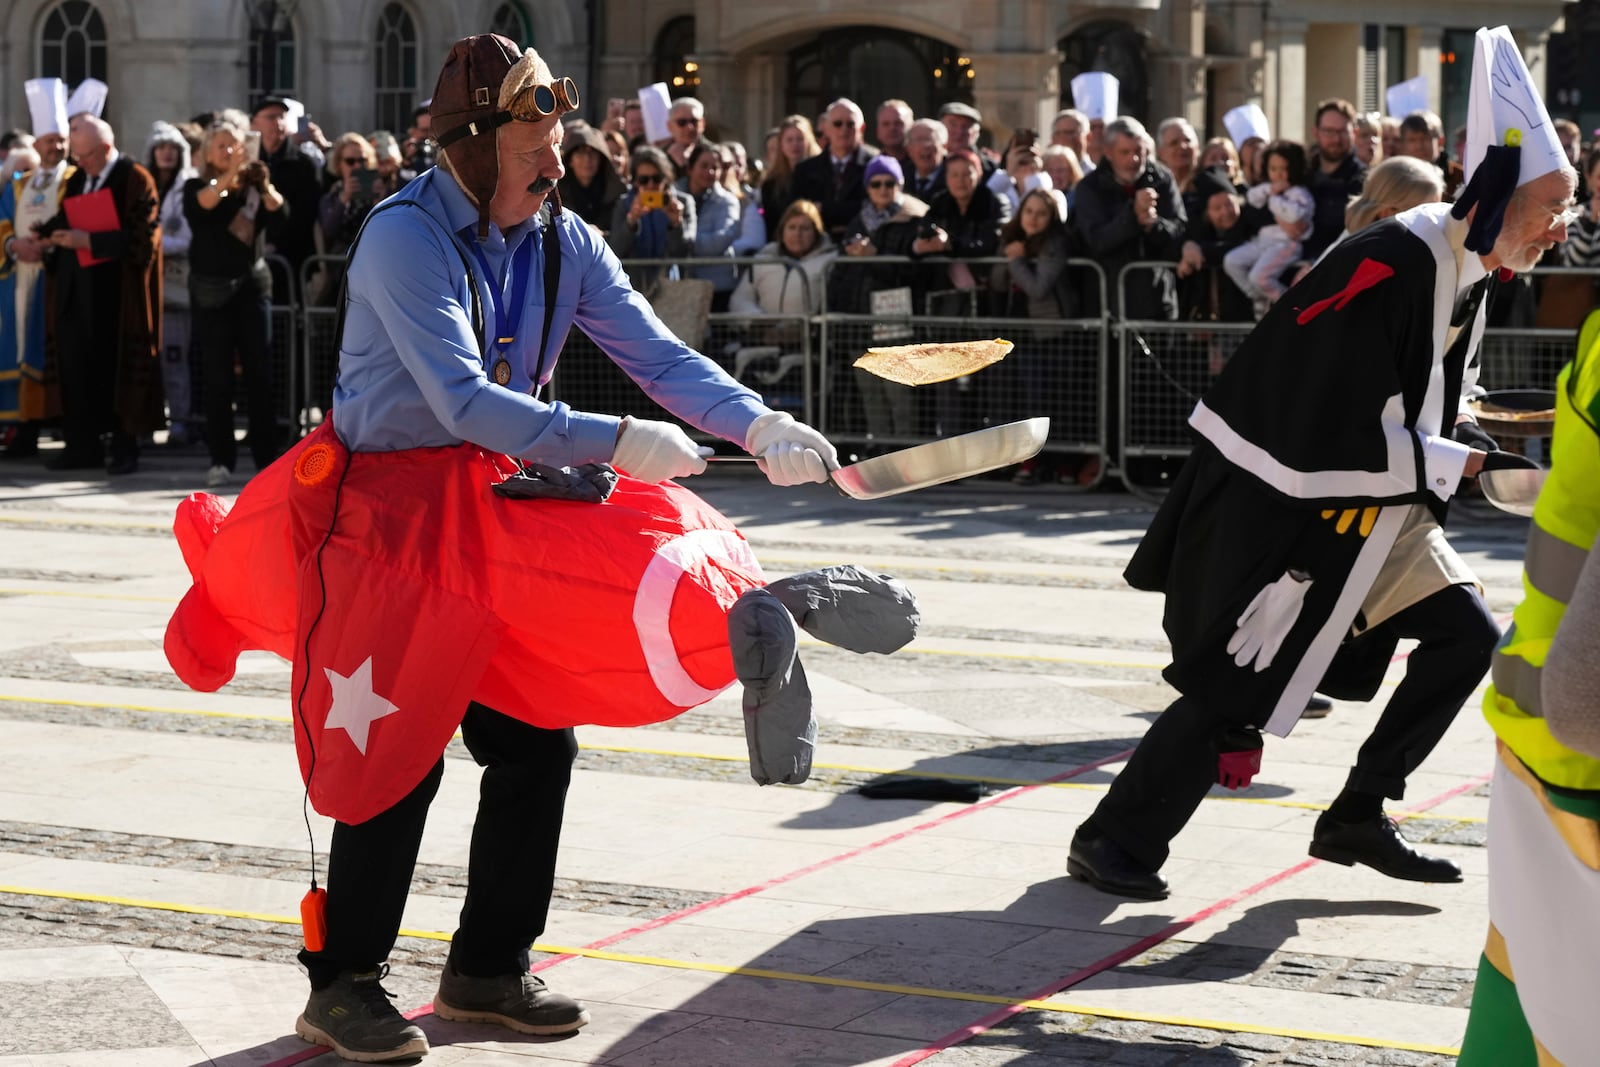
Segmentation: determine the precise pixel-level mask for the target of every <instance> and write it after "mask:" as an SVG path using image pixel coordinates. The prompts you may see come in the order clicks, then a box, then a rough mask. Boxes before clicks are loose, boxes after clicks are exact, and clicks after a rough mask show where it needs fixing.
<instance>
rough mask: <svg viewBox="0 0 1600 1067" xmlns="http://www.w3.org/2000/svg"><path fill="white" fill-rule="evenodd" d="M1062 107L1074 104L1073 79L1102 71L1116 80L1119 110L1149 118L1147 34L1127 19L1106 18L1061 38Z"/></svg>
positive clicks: (1143, 118) (1140, 118)
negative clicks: (1087, 72)
mask: <svg viewBox="0 0 1600 1067" xmlns="http://www.w3.org/2000/svg"><path fill="white" fill-rule="evenodd" d="M1059 47H1060V49H1061V56H1062V59H1061V106H1062V107H1071V106H1072V79H1073V78H1075V77H1077V76H1078V75H1079V74H1082V73H1083V72H1084V71H1086V70H1103V71H1106V72H1108V73H1110V74H1111V75H1113V76H1114V77H1115V78H1116V79H1117V100H1118V104H1117V107H1118V110H1120V111H1121V112H1122V113H1123V114H1124V115H1132V116H1133V117H1134V118H1136V119H1138V120H1139V121H1140V122H1148V121H1149V114H1148V113H1149V111H1150V79H1149V76H1148V75H1147V73H1146V72H1147V71H1148V70H1149V55H1148V50H1147V49H1146V48H1145V41H1144V34H1142V33H1140V32H1139V31H1138V30H1136V29H1134V28H1133V27H1132V26H1130V25H1128V24H1127V23H1126V22H1117V21H1115V20H1109V19H1108V20H1103V21H1100V22H1091V23H1088V24H1087V25H1084V26H1080V27H1078V28H1077V29H1076V30H1073V31H1072V32H1071V33H1070V34H1068V35H1067V36H1065V37H1063V38H1062V39H1061V44H1060V46H1059Z"/></svg>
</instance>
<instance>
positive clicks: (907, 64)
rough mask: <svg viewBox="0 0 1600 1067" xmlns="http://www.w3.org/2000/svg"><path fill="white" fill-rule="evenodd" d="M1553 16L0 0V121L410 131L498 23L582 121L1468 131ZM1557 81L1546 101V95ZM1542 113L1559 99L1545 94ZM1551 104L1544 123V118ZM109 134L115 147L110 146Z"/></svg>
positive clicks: (565, 1) (1378, 0)
mask: <svg viewBox="0 0 1600 1067" xmlns="http://www.w3.org/2000/svg"><path fill="white" fill-rule="evenodd" d="M1571 7H1573V5H1571V4H1566V3H1563V2H1561V0H1339V2H1338V3H1336V4H1335V3H1329V2H1328V0H916V2H911V0H902V2H886V0H810V2H808V3H804V4H801V5H800V6H799V7H796V6H795V4H794V3H793V0H456V2H452V3H438V2H434V0H426V2H425V0H160V2H149V0H9V2H8V3H5V4H0V26H3V33H0V114H3V115H4V116H6V117H7V119H8V120H9V122H10V123H15V124H18V125H26V122H27V107H26V103H25V101H24V97H23V93H22V82H23V80H24V79H26V78H29V77H34V76H38V75H41V74H56V75H60V76H64V77H66V78H67V79H68V80H69V82H75V81H77V80H79V79H80V78H81V77H83V76H84V75H86V74H95V75H96V76H99V77H101V78H103V79H104V80H105V81H107V82H108V83H109V84H110V86H111V95H110V103H109V105H108V108H107V117H108V118H109V119H110V120H111V121H112V122H113V123H114V124H116V125H117V126H118V127H119V128H122V129H124V130H125V131H129V130H131V131H138V132H139V133H140V134H142V132H143V131H144V130H146V129H148V127H149V124H150V122H151V121H152V120H154V119H156V118H182V117H187V116H189V115H193V114H195V113H197V112H199V111H202V110H206V109H210V108H215V107H219V106H223V105H226V104H243V103H246V102H247V101H249V100H250V99H251V98H252V96H259V95H261V94H262V93H264V92H267V91H279V92H284V93H286V94H288V95H293V96H295V97H297V98H299V99H301V100H303V101H304V102H305V103H306V104H307V106H308V108H309V110H310V112H311V114H312V116H313V117H314V118H315V119H316V120H317V121H318V122H319V124H320V125H321V126H322V127H323V129H324V130H325V131H327V132H328V133H329V135H330V136H333V135H336V134H337V133H338V132H340V131H343V130H346V129H358V130H370V129H374V128H396V127H400V128H403V126H404V124H405V121H406V120H407V119H408V118H409V114H410V110H411V108H412V106H413V105H414V104H415V103H416V102H417V101H419V100H421V99H422V98H424V97H426V96H427V95H428V94H429V93H430V92H431V91H432V83H433V78H434V76H435V74H436V72H437V70H438V65H439V63H440V61H441V60H442V58H443V56H444V53H445V51H446V49H447V48H448V47H449V44H450V42H451V41H453V40H454V39H456V38H457V37H460V36H463V35H465V34H468V33H473V32H480V31H482V30H484V29H487V28H491V27H493V28H496V29H498V30H500V31H501V32H505V33H507V34H508V35H510V36H513V37H515V38H517V39H518V40H519V41H520V42H522V43H527V44H533V45H535V46H536V47H538V48H539V49H540V51H541V52H542V53H544V54H545V55H546V56H547V58H549V60H550V61H551V63H552V65H553V66H554V67H555V69H556V71H557V73H563V74H570V75H572V76H573V77H574V78H576V79H578V81H579V83H580V85H581V86H582V88H583V92H584V95H585V98H586V99H585V111H588V112H589V113H590V114H591V116H594V115H596V114H603V112H604V107H605V101H606V99H607V98H609V97H625V96H630V95H632V94H633V92H634V90H636V89H637V87H638V86H640V85H644V84H647V83H650V82H655V81H666V82H667V83H668V84H669V85H674V83H676V84H675V85H674V88H673V92H674V94H675V95H676V94H677V93H679V92H687V93H692V94H694V95H698V96H699V97H700V98H701V99H702V100H703V101H704V102H705V103H706V106H707V110H708V112H709V113H710V115H711V116H712V118H713V119H714V120H715V122H716V125H717V128H718V130H719V131H721V132H722V134H723V135H725V136H736V137H740V138H742V139H744V140H746V141H747V142H758V141H759V139H760V137H761V134H762V132H763V131H764V130H766V129H767V128H768V127H769V126H770V125H772V123H773V122H774V120H775V119H776V118H778V117H779V116H781V115H784V114H787V113H790V112H795V111H798V112H800V113H802V114H807V115H815V114H816V113H817V112H818V111H819V110H820V109H821V108H822V106H823V105H824V104H826V102H827V101H828V100H830V99H832V98H833V97H835V96H838V95H849V96H852V97H854V98H856V99H857V100H858V101H859V102H861V103H862V104H863V106H865V107H867V108H869V109H870V108H871V106H872V105H874V104H876V103H877V102H878V101H880V100H882V99H884V98H886V97H890V96H898V97H902V98H904V99H906V100H907V101H909V102H910V103H911V104H912V106H913V107H914V108H915V109H916V110H917V111H918V112H919V113H923V112H925V111H930V110H932V109H933V108H935V107H936V106H937V105H938V104H940V103H942V102H944V101H946V100H951V99H962V100H967V101H970V102H972V103H974V104H975V105H977V106H978V107H979V108H980V109H981V110H982V111H983V113H984V116H985V120H986V122H985V125H986V127H988V129H989V131H990V132H991V133H993V134H994V135H996V136H1001V137H1003V136H1005V134H1006V133H1007V132H1008V131H1009V130H1010V129H1011V128H1012V127H1015V126H1019V125H1038V126H1044V127H1048V119H1049V116H1050V115H1051V114H1053V113H1054V111H1055V110H1056V109H1057V108H1058V107H1059V106H1061V104H1062V97H1063V93H1064V92H1065V91H1066V87H1067V85H1068V83H1069V81H1070V79H1071V77H1072V75H1073V74H1075V73H1077V72H1078V71H1081V70H1089V69H1100V70H1110V71H1111V72H1113V73H1115V74H1116V75H1117V76H1118V77H1119V79H1121V81H1122V85H1123V89H1122V99H1123V107H1122V110H1123V111H1125V112H1129V113H1131V114H1134V115H1137V116H1139V117H1141V118H1144V119H1147V120H1159V119H1160V118H1162V117H1165V116H1167V115H1184V116H1186V117H1188V118H1189V119H1190V120H1191V121H1192V122H1193V123H1194V124H1195V126H1196V127H1197V128H1198V129H1199V130H1200V131H1201V132H1202V133H1203V134H1211V133H1220V132H1222V129H1221V121H1220V120H1221V116H1222V114H1223V113H1224V112H1225V111H1227V110H1228V109H1229V108H1231V107H1233V106H1235V105H1237V104H1240V103H1243V102H1246V101H1255V102H1258V103H1260V104H1261V105H1262V106H1263V108H1264V109H1265V110H1266V112H1267V115H1268V116H1269V118H1270V119H1271V121H1272V122H1273V124H1274V128H1275V131H1276V132H1277V133H1278V134H1280V135H1282V136H1286V137H1293V138H1297V139H1302V140H1304V139H1306V138H1307V135H1308V132H1309V130H1310V126H1311V110H1312V109H1313V108H1314V106H1315V103H1316V101H1317V100H1319V99H1321V98H1324V97H1328V96H1343V97H1346V98H1348V99H1350V100H1351V101H1353V102H1354V103H1355V104H1356V105H1357V106H1358V107H1359V108H1362V109H1373V110H1382V108H1383V104H1382V101H1383V90H1384V88H1385V87H1386V86H1387V85H1389V84H1393V83H1395V82H1398V81H1402V80H1405V79H1408V78H1411V77H1414V76H1416V75H1422V76H1424V77H1426V78H1427V79H1428V81H1429V85H1430V98H1431V101H1432V104H1433V107H1434V109H1435V110H1437V111H1439V112H1440V113H1441V114H1442V115H1443V116H1444V118H1445V121H1446V123H1447V125H1452V126H1453V125H1455V124H1457V123H1459V122H1461V121H1464V119H1465V114H1466V83H1467V74H1468V72H1469V71H1470V69H1471V62H1472V48H1471V39H1472V31H1473V29H1474V28H1476V27H1477V26H1479V25H1483V24H1491V25H1492V24H1499V23H1502V22H1504V23H1507V24H1509V25H1510V26H1511V28H1512V30H1513V31H1514V32H1515V33H1516V35H1517V37H1518V39H1519V40H1520V41H1521V42H1522V43H1523V45H1524V48H1525V51H1526V53H1527V56H1528V60H1529V65H1530V67H1531V69H1532V70H1533V72H1534V75H1535V77H1536V78H1539V79H1545V78H1546V77H1547V76H1548V71H1547V66H1548V65H1547V63H1546V62H1545V58H1546V50H1547V47H1548V44H1549V41H1550V37H1551V34H1552V33H1557V32H1560V31H1561V30H1562V28H1563V23H1562V18H1563V14H1564V12H1565V11H1566V10H1567V9H1569V8H1571ZM1552 88H1556V87H1552ZM1550 95H1551V97H1552V104H1553V105H1555V104H1557V98H1558V97H1560V95H1561V94H1560V93H1551V94H1550ZM1555 110H1557V112H1558V113H1559V112H1560V110H1561V109H1560V108H1559V107H1556V108H1555ZM124 139H125V140H127V139H128V138H127V135H126V134H125V136H124Z"/></svg>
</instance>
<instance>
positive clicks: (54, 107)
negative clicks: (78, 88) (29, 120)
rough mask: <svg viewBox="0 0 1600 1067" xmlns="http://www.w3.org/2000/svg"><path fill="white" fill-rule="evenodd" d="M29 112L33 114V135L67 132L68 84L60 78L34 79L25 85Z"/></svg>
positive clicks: (41, 135) (40, 135)
mask: <svg viewBox="0 0 1600 1067" xmlns="http://www.w3.org/2000/svg"><path fill="white" fill-rule="evenodd" d="M23 88H24V89H25V90H26V91H27V95H28V110H29V111H30V112H31V113H32V114H33V135H34V136H35V137H43V136H45V135H46V134H49V133H60V134H64V133H66V132H67V83H66V82H64V81H62V80H61V79H60V78H34V79H33V80H31V81H28V82H25V83H23Z"/></svg>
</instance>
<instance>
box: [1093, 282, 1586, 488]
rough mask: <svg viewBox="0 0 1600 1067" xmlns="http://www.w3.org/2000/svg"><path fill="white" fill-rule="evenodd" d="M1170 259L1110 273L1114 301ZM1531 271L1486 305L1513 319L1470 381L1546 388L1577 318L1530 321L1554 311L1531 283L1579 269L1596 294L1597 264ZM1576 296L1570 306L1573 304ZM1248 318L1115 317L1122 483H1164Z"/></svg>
mask: <svg viewBox="0 0 1600 1067" xmlns="http://www.w3.org/2000/svg"><path fill="white" fill-rule="evenodd" d="M1173 267H1174V264H1172V263H1167V262H1155V261H1142V262H1138V263H1130V264H1128V265H1127V266H1126V267H1124V268H1123V269H1122V271H1121V272H1120V273H1119V275H1118V277H1117V289H1118V295H1119V302H1120V301H1121V300H1124V299H1125V298H1126V296H1127V294H1128V290H1127V284H1128V280H1129V278H1130V276H1132V275H1134V274H1136V273H1137V274H1140V275H1145V276H1148V274H1149V272H1151V271H1154V270H1172V269H1173ZM1530 273H1531V278H1530V280H1529V281H1528V282H1527V283H1526V285H1527V286H1528V288H1527V289H1526V290H1511V291H1510V293H1509V295H1508V296H1507V298H1506V299H1507V305H1506V306H1505V307H1499V306H1496V305H1493V304H1492V305H1491V308H1490V320H1489V321H1491V322H1493V321H1496V320H1497V319H1501V318H1508V319H1510V320H1511V321H1512V322H1517V323H1519V324H1517V325H1508V326H1500V327H1492V326H1491V327H1488V328H1486V329H1485V330H1484V335H1483V342H1482V345H1481V347H1480V349H1479V373H1478V385H1479V386H1481V387H1482V388H1484V389H1486V390H1490V391H1494V390H1500V389H1552V388H1554V387H1555V380H1556V375H1557V374H1558V373H1559V372H1560V370H1561V368H1562V367H1563V366H1565V365H1566V363H1567V362H1568V361H1569V360H1570V359H1571V358H1572V353H1573V345H1574V342H1575V341H1576V337H1577V328H1578V325H1579V324H1580V323H1581V317H1582V316H1581V314H1579V313H1577V312H1574V313H1573V314H1572V315H1571V317H1572V318H1573V319H1574V320H1576V321H1574V322H1572V324H1571V325H1562V326H1538V325H1535V323H1538V322H1540V321H1541V320H1544V321H1548V320H1549V319H1550V318H1552V317H1558V316H1557V315H1556V313H1555V311H1554V309H1553V308H1552V307H1551V306H1549V305H1545V306H1542V307H1541V305H1540V302H1539V298H1538V296H1536V295H1535V292H1536V290H1538V289H1540V288H1542V287H1543V286H1544V285H1545V284H1546V283H1547V282H1548V281H1549V280H1550V279H1555V278H1587V279H1588V280H1589V282H1590V285H1591V286H1593V287H1595V288H1594V292H1596V293H1600V270H1591V269H1580V268H1569V267H1554V268H1539V269H1537V270H1534V271H1532V272H1530ZM1516 284H1519V285H1520V284H1524V283H1521V282H1519V283H1516ZM1291 294H1292V290H1291ZM1291 298H1292V297H1291ZM1581 304H1582V301H1579V302H1577V303H1576V304H1574V305H1573V306H1574V308H1577V309H1578V310H1579V311H1581V310H1582V308H1581ZM1592 306H1594V303H1593V302H1591V307H1592ZM1254 325H1255V324H1254V323H1253V322H1186V321H1171V320H1152V319H1147V318H1144V319H1141V318H1134V319H1120V320H1118V321H1117V322H1116V323H1115V330H1116V333H1117V335H1118V350H1117V360H1116V365H1117V367H1118V368H1119V371H1118V380H1117V382H1116V383H1114V385H1113V390H1112V391H1113V393H1114V400H1113V405H1112V407H1113V410H1114V412H1115V420H1116V422H1117V430H1116V433H1115V435H1114V437H1115V440H1116V442H1117V446H1118V448H1117V452H1118V455H1119V457H1120V462H1119V464H1118V473H1119V475H1120V476H1121V479H1122V481H1123V483H1124V484H1125V485H1126V486H1127V487H1128V489H1129V491H1131V492H1133V493H1136V494H1139V495H1145V496H1149V495H1151V494H1152V493H1157V492H1160V491H1162V490H1163V489H1164V488H1165V487H1166V485H1167V483H1169V482H1170V480H1171V479H1172V477H1173V476H1174V475H1175V474H1176V471H1177V469H1178V466H1179V465H1180V464H1181V462H1182V460H1183V459H1184V458H1185V457H1187V456H1188V455H1189V452H1190V450H1191V437H1190V433H1189V428H1188V418H1189V413H1190V412H1191V411H1192V410H1193V409H1194V405H1195V403H1196V401H1198V400H1199V398H1200V396H1201V395H1202V394H1204V392H1205V391H1206V389H1207V388H1209V386H1210V384H1211V382H1212V380H1213V379H1215V377H1216V376H1217V374H1219V373H1220V372H1221V371H1222V368H1223V366H1225V365H1226V363H1227V361H1228V359H1229V358H1230V357H1231V356H1232V355H1233V353H1234V351H1235V350H1236V349H1237V348H1238V347H1239V344H1240V342H1241V341H1243V340H1244V338H1245V336H1246V335H1248V334H1249V333H1250V331H1251V330H1252V329H1253V328H1254ZM1288 355H1292V354H1288Z"/></svg>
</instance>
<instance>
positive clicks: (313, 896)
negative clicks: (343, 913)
mask: <svg viewBox="0 0 1600 1067" xmlns="http://www.w3.org/2000/svg"><path fill="white" fill-rule="evenodd" d="M300 927H301V930H302V933H303V937H304V939H305V943H306V950H307V951H308V952H321V951H322V949H323V946H324V945H326V944H327V943H328V891H327V890H326V889H308V890H306V895H305V896H303V897H301V898H300Z"/></svg>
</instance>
